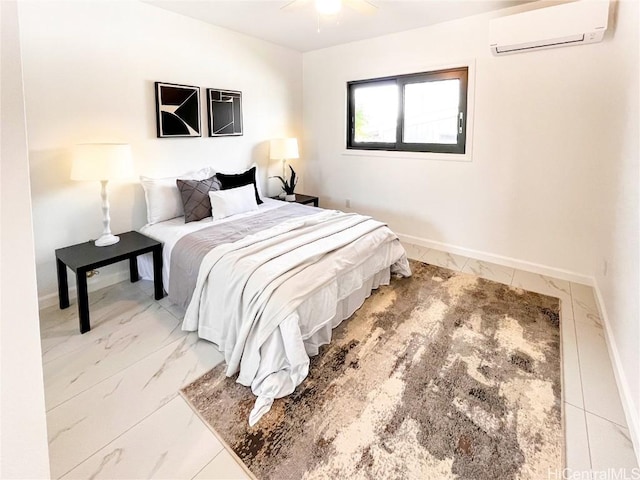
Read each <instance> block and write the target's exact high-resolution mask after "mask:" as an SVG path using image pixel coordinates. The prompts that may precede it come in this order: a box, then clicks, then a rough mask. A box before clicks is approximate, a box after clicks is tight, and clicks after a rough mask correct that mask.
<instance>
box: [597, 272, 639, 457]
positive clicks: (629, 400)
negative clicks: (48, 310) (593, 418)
mask: <svg viewBox="0 0 640 480" xmlns="http://www.w3.org/2000/svg"><path fill="white" fill-rule="evenodd" d="M593 288H594V290H595V292H596V301H597V302H598V309H599V310H600V317H601V319H602V324H603V325H604V338H605V340H606V342H607V348H608V350H609V358H610V359H611V364H612V365H613V374H614V376H615V378H616V384H617V385H618V392H619V393H620V400H621V402H622V408H623V410H624V414H625V418H626V419H627V426H628V427H629V433H630V435H631V442H632V443H633V449H634V451H635V453H636V459H637V460H638V464H639V465H640V418H638V408H637V406H636V405H635V404H634V402H633V396H632V395H631V392H630V390H629V382H628V381H627V376H626V375H625V373H624V369H623V368H622V361H621V360H620V353H619V351H618V346H617V344H616V339H615V337H614V336H613V332H612V331H611V323H610V322H609V317H608V315H607V309H606V307H605V303H604V298H603V297H602V292H601V291H600V287H599V286H598V282H597V281H596V280H595V279H594V280H593Z"/></svg>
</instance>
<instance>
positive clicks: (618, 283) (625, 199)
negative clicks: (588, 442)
mask: <svg viewBox="0 0 640 480" xmlns="http://www.w3.org/2000/svg"><path fill="white" fill-rule="evenodd" d="M639 21H640V9H639V8H638V3H637V2H630V1H625V2H622V3H621V4H620V10H619V12H618V26H617V30H616V37H617V38H619V39H620V41H621V43H622V41H624V43H625V44H626V45H620V46H621V47H622V48H619V49H616V50H614V51H612V52H611V56H610V62H611V64H612V65H615V70H613V71H611V79H610V82H611V86H610V89H609V92H608V99H609V102H610V103H611V104H612V105H613V106H615V109H613V108H612V109H610V110H607V111H606V112H603V113H606V114H607V117H606V119H607V121H606V123H605V125H603V130H605V135H606V137H607V138H608V139H609V141H608V143H607V145H606V151H605V152H603V153H604V154H603V156H602V159H601V165H602V167H603V168H600V169H599V181H598V184H597V186H596V190H595V191H594V195H596V197H597V198H598V199H599V201H600V202H599V205H598V207H599V208H597V209H596V211H595V212H594V214H595V218H596V220H597V222H598V228H597V232H596V237H595V240H596V251H595V255H594V258H593V259H592V260H593V263H594V265H593V270H594V272H595V276H596V280H597V287H598V293H599V301H600V305H601V309H602V310H604V313H605V315H606V319H607V327H608V331H607V334H608V340H609V346H610V350H611V352H612V353H613V360H614V362H615V365H616V367H617V368H616V373H617V375H618V383H619V384H620V385H621V386H622V391H621V394H622V395H623V399H624V400H625V403H626V404H627V405H632V406H633V408H632V409H630V411H628V412H627V415H628V416H630V417H631V418H630V421H629V424H630V425H631V426H632V434H633V440H634V444H635V447H636V452H638V454H640V354H639V353H638V349H639V345H640V228H639V226H638V221H639V213H638V202H639V196H638V185H639V184H640V146H639V141H638V137H639V136H640V122H639V119H638V117H639V113H638V110H639V105H640V97H639V90H640V83H639V73H638V63H639V61H638V60H639V58H638V44H639V42H640V38H638V23H639ZM605 261H606V262H607V271H606V273H605V269H604V262H605Z"/></svg>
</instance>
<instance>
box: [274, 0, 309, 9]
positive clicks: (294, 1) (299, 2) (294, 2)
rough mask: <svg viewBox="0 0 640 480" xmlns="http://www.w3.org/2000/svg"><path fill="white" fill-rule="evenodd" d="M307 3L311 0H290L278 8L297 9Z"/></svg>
mask: <svg viewBox="0 0 640 480" xmlns="http://www.w3.org/2000/svg"><path fill="white" fill-rule="evenodd" d="M309 3H311V0H291V1H290V2H289V3H287V4H285V5H283V6H282V7H280V10H285V11H291V10H298V9H300V8H301V7H305V6H307V5H308V4H309Z"/></svg>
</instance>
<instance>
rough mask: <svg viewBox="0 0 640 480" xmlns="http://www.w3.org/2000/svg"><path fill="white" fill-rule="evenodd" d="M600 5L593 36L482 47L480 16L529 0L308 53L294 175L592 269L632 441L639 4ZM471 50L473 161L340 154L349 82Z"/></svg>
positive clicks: (585, 273) (485, 250)
mask: <svg viewBox="0 0 640 480" xmlns="http://www.w3.org/2000/svg"><path fill="white" fill-rule="evenodd" d="M611 5H612V9H613V10H612V15H611V20H613V23H612V24H611V27H612V28H611V29H610V31H609V32H608V33H607V35H606V37H605V40H604V41H603V42H602V43H598V44H592V45H584V46H575V47H568V48H557V49H551V50H544V51H536V52H529V53H523V54H518V55H511V56H504V57H498V58H496V57H493V56H491V55H490V53H489V48H488V39H487V36H488V22H489V19H490V18H491V17H492V16H496V15H503V14H506V13H510V12H516V11H519V10H523V9H527V8H534V7H536V6H538V5H537V4H536V5H532V6H526V5H525V6H524V7H519V8H514V9H511V10H505V11H502V12H499V13H493V14H486V15H481V16H476V17H470V18H467V19H462V20H457V21H452V22H448V23H443V24H440V25H436V26H432V27H427V28H422V29H417V30H413V31H408V32H403V33H399V34H394V35H388V36H385V37H380V38H376V39H372V40H367V41H361V42H355V43H351V44H347V45H342V46H337V47H332V48H328V49H324V50H318V51H314V52H310V53H307V54H305V55H304V57H303V85H304V92H303V103H304V126H305V135H306V143H305V147H306V152H307V157H308V159H310V161H308V162H307V164H306V165H307V166H306V178H307V190H308V191H309V192H310V193H315V194H318V195H320V196H321V199H322V202H323V204H324V205H325V206H336V207H338V208H344V206H345V199H347V198H348V199H350V200H351V205H352V209H354V210H358V211H361V212H364V213H370V214H373V215H375V216H376V217H378V218H379V219H382V220H386V221H388V222H389V224H390V225H391V227H392V228H393V229H394V230H395V231H396V232H398V233H401V234H406V235H410V236H413V237H417V239H419V240H421V241H422V242H423V243H424V244H427V245H429V244H434V243H435V244H438V243H440V244H443V247H444V248H445V249H449V250H452V251H455V250H461V249H464V250H465V251H466V252H467V253H470V254H471V256H474V255H475V256H480V257H485V258H493V259H494V260H495V261H498V262H506V263H508V262H509V259H513V260H515V261H516V263H519V264H520V265H521V266H523V267H524V268H528V269H538V270H541V271H546V272H548V273H552V274H556V275H557V276H560V277H565V278H571V279H575V280H584V281H590V280H591V281H592V279H593V277H594V276H595V277H597V285H598V286H599V287H600V292H601V300H602V302H603V303H604V305H603V310H605V311H606V316H607V325H608V328H609V330H610V332H611V336H610V339H609V340H610V342H611V343H612V345H613V348H612V352H613V355H614V357H616V358H614V362H616V363H615V366H616V368H617V374H618V377H619V385H620V386H621V390H622V393H623V395H624V400H625V402H626V410H627V417H628V419H629V423H630V427H631V429H632V431H633V432H634V438H635V443H636V448H637V449H639V450H638V451H640V442H639V441H638V440H639V438H640V437H639V436H638V435H639V434H640V431H639V426H640V425H639V424H638V417H639V416H640V410H639V408H640V400H639V399H640V369H639V366H640V365H639V363H640V359H639V355H638V345H639V343H640V327H639V323H640V313H639V309H638V301H639V300H638V298H639V294H638V292H640V286H639V282H638V261H639V260H638V249H639V246H638V238H639V231H638V180H639V179H638V162H639V159H638V155H639V154H638V109H639V105H638V88H639V78H638V26H639V21H638V20H639V19H638V3H637V2H636V1H633V0H622V1H621V2H612V4H611ZM469 60H470V61H471V62H472V64H473V65H474V66H475V92H474V93H475V114H474V118H473V120H474V131H473V134H474V136H473V150H472V161H471V162H448V161H438V160H428V159H409V158H403V157H401V156H400V155H388V156H386V157H377V156H373V155H367V154H366V153H364V154H363V155H362V156H349V155H343V153H344V150H345V148H344V145H345V130H346V128H345V118H346V112H345V108H346V102H345V96H346V87H345V83H346V82H347V81H349V80H356V79H362V78H374V77H379V76H384V75H392V74H398V73H410V72H420V71H424V70H426V69H429V68H430V67H437V66H440V65H449V64H452V63H459V62H465V61H469ZM604 260H607V262H608V268H609V272H608V273H607V275H606V276H605V275H603V273H602V272H603V262H604Z"/></svg>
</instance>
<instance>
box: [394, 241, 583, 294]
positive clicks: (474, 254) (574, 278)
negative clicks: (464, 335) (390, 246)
mask: <svg viewBox="0 0 640 480" xmlns="http://www.w3.org/2000/svg"><path fill="white" fill-rule="evenodd" d="M397 235H398V238H400V241H402V242H406V243H412V244H414V245H419V246H421V247H427V248H434V249H436V250H442V251H443V252H447V253H455V254H457V255H464V256H466V257H471V258H473V259H475V260H482V261H485V262H491V263H496V264H498V265H504V266H505V267H511V268H517V269H519V270H525V271H527V272H532V273H537V274H540V275H548V276H550V277H555V278H559V279H561V280H568V281H570V282H574V283H582V284H584V285H593V281H594V280H593V277H591V276H588V275H583V274H581V273H576V272H572V271H569V270H563V269H561V268H555V267H550V266H548V265H542V264H539V263H533V262H528V261H526V260H519V259H517V258H511V257H505V256H502V255H496V254H494V253H488V252H482V251H480V250H473V249H471V248H465V247H459V246H457V245H451V244H449V243H443V242H437V241H435V240H428V239H426V238H421V237H414V236H413V235H405V234H403V233H397Z"/></svg>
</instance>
